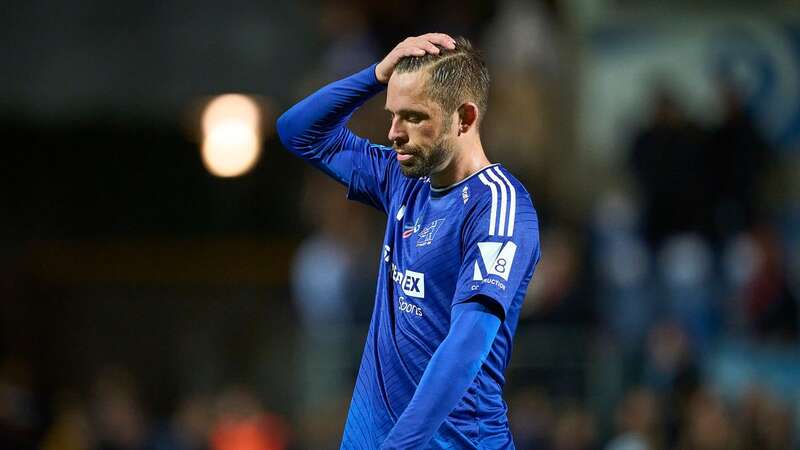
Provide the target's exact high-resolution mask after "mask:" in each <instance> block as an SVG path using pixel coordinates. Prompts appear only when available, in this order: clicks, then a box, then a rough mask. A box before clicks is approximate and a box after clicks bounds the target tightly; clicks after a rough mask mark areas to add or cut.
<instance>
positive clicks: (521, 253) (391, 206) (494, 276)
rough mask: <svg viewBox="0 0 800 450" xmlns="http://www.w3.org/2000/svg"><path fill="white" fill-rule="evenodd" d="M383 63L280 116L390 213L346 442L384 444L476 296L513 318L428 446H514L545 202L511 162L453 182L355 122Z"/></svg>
mask: <svg viewBox="0 0 800 450" xmlns="http://www.w3.org/2000/svg"><path fill="white" fill-rule="evenodd" d="M383 88H384V86H382V85H380V84H379V83H378V82H377V80H376V79H375V75H374V66H373V67H371V68H368V69H365V70H364V71H362V72H359V73H357V74H355V75H353V76H351V77H348V78H345V79H343V80H340V81H337V82H335V83H332V84H330V85H328V86H326V87H325V88H323V89H321V90H320V91H318V92H317V93H315V94H313V95H312V96H310V97H308V98H306V99H304V100H303V101H302V102H300V103H298V104H297V105H296V106H294V107H293V108H292V109H291V110H290V111H288V112H287V113H285V114H284V115H283V116H282V117H281V119H279V121H278V129H279V134H280V136H281V139H282V141H283V142H284V144H285V145H286V146H287V148H288V149H290V151H292V152H293V153H295V154H297V155H298V156H300V157H302V158H304V159H306V160H307V161H309V162H311V163H312V164H314V165H316V166H317V167H319V168H320V169H322V170H323V171H325V172H326V173H328V174H329V175H331V176H332V177H334V178H335V179H337V180H339V181H340V182H342V183H343V184H345V185H346V186H347V187H348V198H350V199H352V200H357V201H360V202H363V203H366V204H367V205H370V206H373V207H375V208H377V209H379V210H381V211H383V212H384V213H385V214H386V216H387V220H386V233H385V235H384V239H383V245H382V251H381V254H380V255H379V261H378V263H379V265H380V269H379V275H378V280H377V288H376V294H375V306H374V310H373V314H372V319H371V322H370V326H369V331H368V335H367V340H366V343H365V345H364V353H363V357H362V359H361V366H360V368H359V371H358V377H357V380H356V385H355V389H354V392H353V397H352V401H351V404H350V409H349V412H348V416H347V421H346V424H345V429H344V435H343V438H342V444H341V448H343V449H348V450H350V449H364V450H367V449H369V450H373V449H377V448H379V447H380V446H381V444H382V443H383V442H384V440H385V439H386V436H387V435H388V434H389V432H390V431H391V430H392V427H393V426H394V424H395V423H396V422H397V419H398V417H399V416H400V415H401V414H402V413H403V411H404V410H405V408H406V406H407V405H408V403H409V401H410V400H411V398H412V397H413V395H414V392H415V390H416V387H417V385H418V384H419V382H420V379H421V377H422V374H423V372H424V371H425V368H426V367H427V365H428V362H429V361H430V359H431V357H432V356H433V354H434V352H435V351H436V349H437V347H438V346H439V345H440V343H441V342H442V341H443V340H444V338H445V336H447V333H448V330H449V328H450V319H451V308H452V306H453V305H456V304H458V303H462V302H467V301H469V300H470V299H472V298H473V297H475V296H478V295H480V296H483V297H484V298H486V299H490V301H492V302H494V303H495V306H496V310H497V311H498V312H499V313H500V315H501V316H502V324H501V326H500V329H499V331H498V333H497V337H496V338H495V340H494V343H493V344H492V347H491V350H490V353H489V355H488V357H487V358H486V360H485V362H484V363H483V365H482V366H481V368H480V371H479V372H478V375H477V376H476V377H475V380H474V381H473V382H472V384H471V386H470V387H469V388H468V390H467V391H466V393H465V395H464V397H463V398H462V399H461V401H460V402H459V403H458V405H457V406H456V408H455V409H454V410H453V411H452V412H451V413H450V414H449V416H448V417H447V419H446V420H445V422H444V423H443V424H442V425H441V427H440V428H439V429H438V431H437V433H436V434H435V436H434V437H433V439H432V440H431V442H430V443H429V444H428V448H433V449H443V448H458V449H477V448H479V447H480V448H491V449H505V448H513V441H512V439H511V434H510V432H509V426H508V420H507V414H506V413H507V406H506V404H505V402H504V401H503V398H502V390H503V385H504V383H505V378H504V371H505V369H506V367H507V366H508V363H509V359H510V357H511V345H512V340H513V336H514V331H515V330H516V327H517V322H518V319H519V313H520V308H521V307H522V302H523V300H524V298H525V292H526V290H527V287H528V283H529V282H530V280H531V277H532V276H533V271H534V268H535V266H536V263H537V262H538V260H539V257H540V250H539V230H538V220H537V216H536V211H535V210H534V207H533V203H532V201H531V197H530V195H529V194H528V192H527V191H526V190H525V188H524V187H523V185H522V184H521V183H520V182H519V181H518V180H517V179H516V178H514V177H513V176H512V175H511V174H510V173H509V172H508V171H507V170H506V169H505V168H504V167H503V166H502V165H500V164H492V165H489V166H487V167H484V168H483V169H481V170H480V171H478V172H477V173H475V174H473V175H471V176H470V177H468V178H466V179H464V180H462V181H460V182H459V183H456V184H454V185H452V186H448V187H446V188H434V187H432V186H431V184H430V181H429V179H427V178H421V179H417V178H413V179H412V178H407V177H405V176H404V175H403V174H402V172H401V170H400V165H399V163H398V162H397V159H396V154H395V152H394V151H393V150H392V149H391V148H389V147H385V146H381V145H376V144H373V143H370V142H369V141H367V140H366V139H363V138H360V137H358V136H356V135H354V134H353V133H351V132H350V131H349V130H348V129H347V128H346V127H345V124H346V122H347V120H348V119H349V117H350V115H351V114H352V112H353V111H354V110H355V109H356V108H357V107H358V106H360V105H361V104H362V103H363V102H364V101H366V99H368V98H369V97H370V96H372V95H374V94H375V93H377V92H379V91H380V90H382V89H383Z"/></svg>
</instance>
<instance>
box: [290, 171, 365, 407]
mask: <svg viewBox="0 0 800 450" xmlns="http://www.w3.org/2000/svg"><path fill="white" fill-rule="evenodd" d="M307 174H308V175H307V176H308V178H307V180H306V186H305V194H304V199H305V200H304V202H303V207H304V213H305V216H306V219H307V221H308V223H310V224H311V226H312V227H313V230H314V231H313V233H312V234H311V235H310V236H309V237H307V238H306V239H305V240H304V241H303V242H302V243H301V244H300V247H299V248H298V250H297V253H296V255H295V259H294V261H293V262H292V268H291V270H292V291H293V297H294V300H295V302H296V305H297V307H298V311H299V313H300V322H301V325H302V327H301V332H302V333H301V336H302V339H301V342H300V345H301V346H302V349H301V351H300V352H299V354H300V355H301V373H302V378H301V379H302V382H301V383H299V384H298V388H299V391H298V394H299V397H300V398H301V404H302V408H301V409H302V411H300V413H301V415H305V414H306V413H307V412H309V413H314V414H316V412H317V411H318V409H319V408H320V407H323V406H324V405H326V404H328V403H329V402H330V401H332V400H333V399H336V400H339V399H340V395H341V393H342V392H344V391H345V390H348V389H350V386H351V380H352V376H351V374H350V372H349V370H348V368H349V367H353V366H355V365H356V361H354V360H353V359H354V358H357V355H355V353H354V352H352V351H351V347H350V346H349V345H348V342H349V341H348V339H349V338H350V334H351V331H352V330H351V327H352V325H353V323H354V322H357V323H358V322H363V321H366V320H367V319H368V318H369V316H370V314H371V312H372V307H371V294H372V292H373V291H371V287H372V286H374V279H371V280H365V279H364V278H365V277H366V276H369V275H371V274H372V269H371V267H374V266H375V261H376V258H377V257H378V255H377V254H375V253H372V252H367V251H366V248H367V244H368V242H367V241H368V240H369V239H370V232H369V226H368V222H367V219H366V216H365V214H364V211H363V209H364V208H362V207H361V206H358V205H356V204H354V203H353V202H350V201H348V200H347V199H346V197H345V192H344V189H343V187H342V186H340V185H338V184H337V183H335V182H333V181H331V180H329V179H327V178H325V177H323V176H322V175H321V174H318V173H316V172H307ZM365 265H368V266H369V267H370V268H367V269H365V268H364V266H365Z"/></svg>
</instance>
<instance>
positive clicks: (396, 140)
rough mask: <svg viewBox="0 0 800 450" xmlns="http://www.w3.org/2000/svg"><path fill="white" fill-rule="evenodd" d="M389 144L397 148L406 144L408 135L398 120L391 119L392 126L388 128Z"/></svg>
mask: <svg viewBox="0 0 800 450" xmlns="http://www.w3.org/2000/svg"><path fill="white" fill-rule="evenodd" d="M389 142H391V143H392V144H393V145H394V146H395V147H399V146H401V145H403V144H405V143H406V142H408V135H407V134H406V132H405V130H403V129H402V127H401V126H400V124H399V118H397V117H395V118H394V119H392V125H391V126H390V127H389Z"/></svg>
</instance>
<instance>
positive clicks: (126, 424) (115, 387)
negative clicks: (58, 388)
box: [90, 367, 149, 450]
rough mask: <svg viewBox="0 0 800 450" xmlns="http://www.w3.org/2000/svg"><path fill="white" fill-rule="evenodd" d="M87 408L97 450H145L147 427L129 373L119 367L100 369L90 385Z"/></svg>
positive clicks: (132, 378)
mask: <svg viewBox="0 0 800 450" xmlns="http://www.w3.org/2000/svg"><path fill="white" fill-rule="evenodd" d="M90 408H91V412H90V415H91V419H90V420H91V423H92V429H93V430H94V432H95V434H96V441H95V445H96V446H95V449H96V450H138V449H145V448H146V444H147V439H148V438H149V436H148V425H149V424H148V423H147V421H146V418H145V413H144V411H143V410H142V408H141V405H140V404H139V398H138V392H137V386H136V381H135V379H134V377H133V375H132V374H131V373H129V372H127V371H126V370H124V369H122V368H119V367H107V368H104V369H102V370H101V371H100V373H99V374H98V376H97V378H96V379H95V380H94V383H93V386H92V392H91V402H90Z"/></svg>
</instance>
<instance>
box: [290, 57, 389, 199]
mask: <svg viewBox="0 0 800 450" xmlns="http://www.w3.org/2000/svg"><path fill="white" fill-rule="evenodd" d="M375 66H376V65H374V64H373V65H372V66H370V67H367V68H366V69H364V70H362V71H360V72H358V73H355V74H353V75H351V76H349V77H347V78H344V79H342V80H339V81H336V82H334V83H331V84H329V85H327V86H325V87H323V88H322V89H320V90H318V91H317V92H315V93H313V94H311V95H310V96H308V97H306V98H305V99H303V100H301V101H300V102H299V103H297V104H296V105H294V106H292V107H291V108H290V109H289V110H288V111H286V112H285V113H283V114H282V115H281V116H280V117H279V118H278V122H277V130H278V136H279V137H280V139H281V142H282V143H283V145H284V146H285V147H286V149H287V150H289V151H290V152H292V153H294V154H295V155H297V156H299V157H300V158H303V159H304V160H306V161H308V162H310V163H311V164H314V165H315V166H317V167H318V168H320V169H321V170H323V171H324V172H325V173H327V174H328V175H330V176H332V177H333V178H334V179H336V180H337V181H339V182H340V183H343V184H345V185H348V184H349V183H350V175H351V173H352V171H353V169H354V164H355V163H357V161H354V159H355V158H358V157H359V156H361V155H365V154H366V153H367V151H368V149H369V146H370V143H369V141H368V140H366V139H364V138H360V137H358V136H356V135H355V134H353V133H352V132H351V131H350V130H348V129H347V128H346V126H345V125H346V124H347V121H348V120H349V119H350V116H351V115H352V114H353V112H355V110H356V109H358V107H360V106H361V105H363V104H364V102H366V101H367V100H369V99H370V97H372V96H373V95H375V94H377V93H378V92H380V91H382V90H383V89H384V87H385V85H384V84H382V83H380V82H378V79H377V78H376V77H375Z"/></svg>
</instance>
